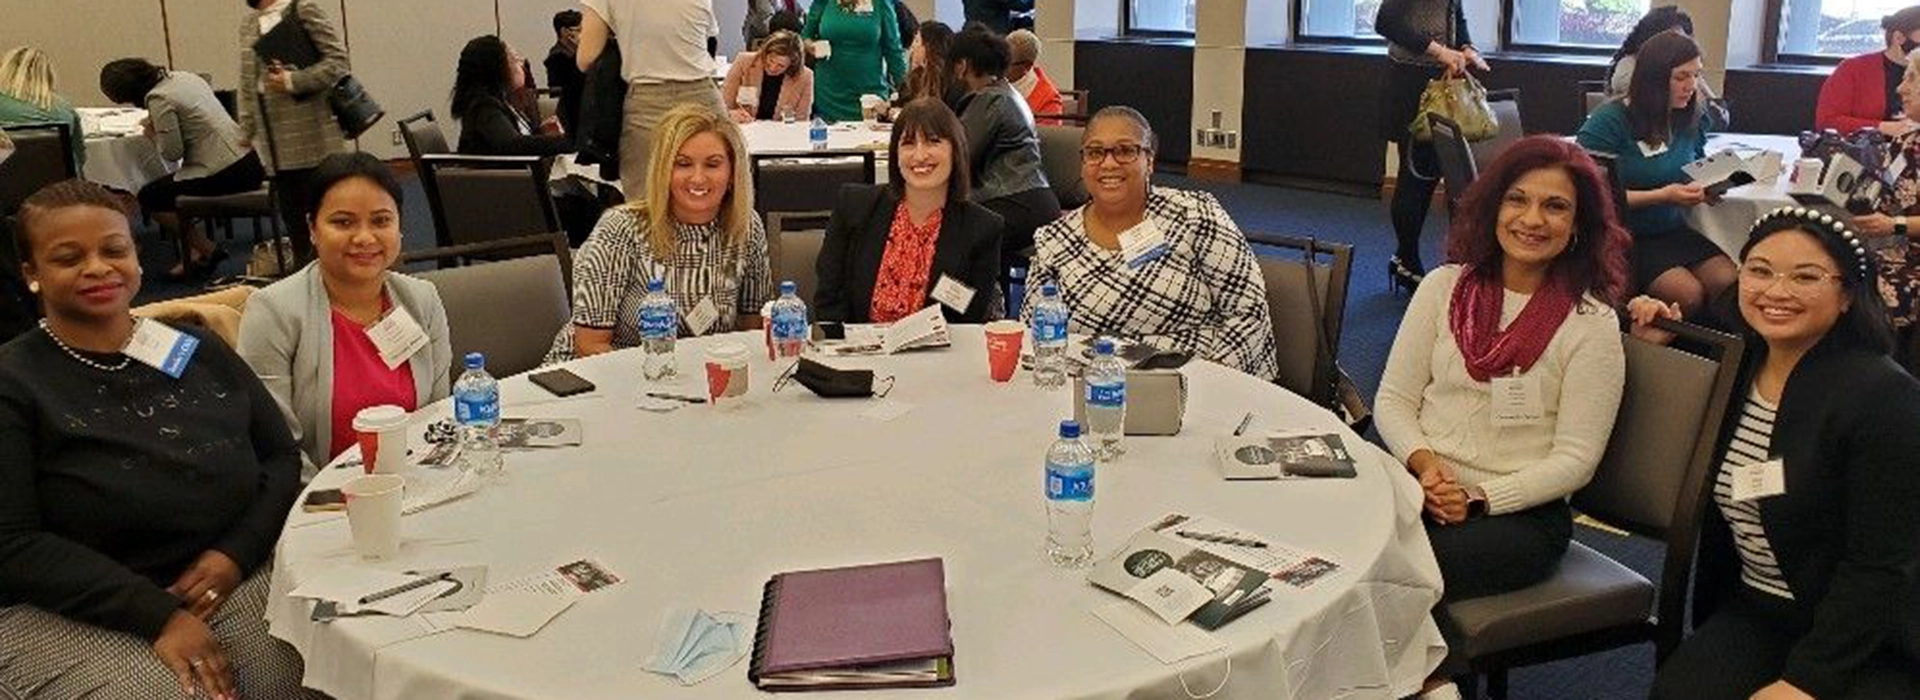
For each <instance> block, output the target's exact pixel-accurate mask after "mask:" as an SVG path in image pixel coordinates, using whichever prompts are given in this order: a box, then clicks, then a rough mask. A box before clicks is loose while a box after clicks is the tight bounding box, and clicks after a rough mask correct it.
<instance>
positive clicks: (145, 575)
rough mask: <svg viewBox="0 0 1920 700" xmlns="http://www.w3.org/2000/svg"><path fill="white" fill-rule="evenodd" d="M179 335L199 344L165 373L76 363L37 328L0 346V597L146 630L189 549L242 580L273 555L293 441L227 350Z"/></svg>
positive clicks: (290, 483)
mask: <svg viewBox="0 0 1920 700" xmlns="http://www.w3.org/2000/svg"><path fill="white" fill-rule="evenodd" d="M183 330H186V331H187V332H190V333H193V334H194V335H195V336H197V337H199V338H200V340H201V342H200V347H199V349H198V350H197V351H196V352H195V354H194V356H193V359H192V361H191V362H190V363H189V364H188V365H187V368H186V371H185V372H184V373H183V374H182V375H181V377H180V378H179V379H177V380H176V379H172V378H169V377H167V376H166V375H164V374H161V373H160V372H159V371H158V370H155V369H153V368H150V367H148V366H146V365H143V364H140V363H138V362H133V363H129V364H128V365H127V367H126V369H123V370H120V371H118V372H105V371H101V370H98V369H94V368H91V367H88V366H86V365H82V364H80V363H79V362H76V361H74V359H73V358H71V357H68V356H67V355H66V354H65V353H64V352H63V351H61V349H60V348H59V347H58V346H56V345H54V342H53V340H52V339H51V338H50V337H48V336H47V334H46V332H45V331H43V330H40V329H37V328H36V329H34V330H32V331H29V332H27V333H26V334H23V335H21V336H20V337H18V338H15V339H13V340H12V341H10V342H8V343H7V344H6V345H4V346H0V605H12V604H21V603H25V604H31V605H34V606H35V607H39V608H41V609H43V610H47V611H49V612H53V613H57V614H60V615H63V616H65V617H67V618H69V619H73V620H77V621H80V622H85V623H89V624H93V625H98V626H100V627H105V628H107V629H112V630H118V631H122V632H127V633H130V634H134V635H137V636H140V637H142V638H145V639H153V638H155V637H157V636H158V635H159V633H160V629H161V628H162V627H164V626H165V624H166V621H167V618H168V617H169V616H170V615H172V614H173V612H174V610H176V609H178V608H179V607H180V605H181V601H180V600H179V599H177V598H175V597H174V596H173V595H171V594H169V593H167V591H166V587H167V586H170V585H172V584H173V582H174V580H175V579H177V578H179V576H180V573H181V572H182V571H184V570H186V567H187V566H188V565H190V564H192V563H193V561H194V560H195V559H197V558H199V556H200V555H201V554H202V553H203V552H205V551H207V550H209V549H212V550H217V551H220V552H221V553H224V554H226V555H227V556H228V557H231V558H232V559H233V560H234V562H235V563H237V564H239V565H240V570H241V574H242V575H243V576H245V575H247V574H249V573H251V572H252V571H253V570H254V569H256V568H258V567H259V566H260V565H261V563H263V562H265V561H266V560H267V558H268V557H269V556H270V555H271V554H272V552H273V546H274V542H275V540H277V539H278V538H279V536H280V528H281V525H282V524H283V523H284V522H285V520H286V516H287V511H288V509H289V508H291V507H292V505H293V500H294V497H295V496H296V495H297V494H298V493H299V491H300V446H299V444H298V443H296V442H294V440H293V434H292V433H291V432H290V431H289V430H287V424H286V421H285V419H284V418H282V417H281V414H280V409H279V408H278V407H277V406H276V405H275V404H274V402H273V396H272V395H271V394H268V393H267V389H266V387H265V386H263V385H261V384H260V380H259V378H257V377H256V376H254V374H253V371H252V370H251V369H248V367H247V365H246V363H245V362H242V361H241V360H240V357H239V355H236V354H234V352H233V351H232V350H230V349H228V348H227V346H226V345H225V344H224V343H222V342H221V341H220V339H219V338H217V337H215V336H212V335H210V334H207V333H205V332H201V331H197V330H194V329H183ZM120 358H121V356H120V355H118V354H114V355H101V356H95V357H94V359H96V360H97V361H100V362H102V363H104V364H109V365H111V364H115V363H117V362H119V360H120Z"/></svg>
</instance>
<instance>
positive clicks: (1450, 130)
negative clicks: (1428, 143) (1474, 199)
mask: <svg viewBox="0 0 1920 700" xmlns="http://www.w3.org/2000/svg"><path fill="white" fill-rule="evenodd" d="M1427 124H1429V125H1430V126H1431V127H1432V129H1433V152H1434V155H1436V156H1438V158H1439V161H1440V177H1442V178H1445V179H1446V181H1447V211H1449V212H1451V211H1453V205H1455V204H1458V203H1460V197H1462V196H1464V195H1465V194H1466V193H1467V187H1468V186H1469V185H1472V184H1473V181H1474V179H1475V178H1478V177H1479V176H1480V169H1479V167H1478V166H1476V165H1475V164H1474V162H1473V150H1472V149H1471V148H1470V147H1468V146H1467V139H1466V138H1465V137H1464V136H1461V134H1460V125H1459V124H1456V123H1454V121H1453V120H1452V119H1448V118H1446V117H1443V116H1440V115H1438V114H1428V115H1427Z"/></svg>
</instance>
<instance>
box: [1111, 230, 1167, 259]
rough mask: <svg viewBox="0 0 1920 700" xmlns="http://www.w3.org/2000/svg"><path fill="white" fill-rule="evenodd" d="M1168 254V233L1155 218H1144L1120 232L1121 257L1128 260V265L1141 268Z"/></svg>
mask: <svg viewBox="0 0 1920 700" xmlns="http://www.w3.org/2000/svg"><path fill="white" fill-rule="evenodd" d="M1166 254H1167V234H1166V232H1165V231H1161V230H1160V224H1158V223H1155V222H1154V220H1153V219H1151V218H1148V219H1145V220H1142V221H1141V222H1140V224H1139V225H1137V226H1134V227H1133V228H1130V229H1127V230H1126V231H1125V232H1122V233H1121V234H1120V258H1121V259H1122V260H1125V261H1127V267H1129V268H1133V269H1136V270H1138V269H1140V268H1142V267H1146V266H1147V263H1150V262H1153V261H1155V260H1159V259H1160V256H1163V255H1166Z"/></svg>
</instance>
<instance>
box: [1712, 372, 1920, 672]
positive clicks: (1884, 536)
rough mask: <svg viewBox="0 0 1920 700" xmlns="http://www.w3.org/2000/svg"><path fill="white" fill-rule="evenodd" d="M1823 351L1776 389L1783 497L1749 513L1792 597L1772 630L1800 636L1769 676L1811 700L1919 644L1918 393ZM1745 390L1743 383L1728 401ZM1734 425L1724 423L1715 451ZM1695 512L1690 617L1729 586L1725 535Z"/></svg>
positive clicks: (1730, 551) (1733, 573) (1919, 385)
mask: <svg viewBox="0 0 1920 700" xmlns="http://www.w3.org/2000/svg"><path fill="white" fill-rule="evenodd" d="M1829 345H1830V343H1826V344H1822V345H1821V346H1818V347H1816V348H1815V349H1814V350H1812V351H1811V352H1809V353H1808V354H1807V356H1806V357H1805V358H1802V359H1801V361H1800V363H1799V364H1798V365H1796V366H1795V367H1794V369H1793V374H1792V375H1791V376H1789V377H1788V378H1787V385H1786V388H1785V389H1784V390H1783V391H1782V392H1781V395H1780V408H1779V412H1778V413H1777V414H1776V416H1775V419H1774V424H1773V438H1772V443H1771V445H1772V448H1771V449H1772V452H1773V455H1774V456H1775V457H1778V458H1780V459H1782V460H1784V462H1785V464H1786V482H1787V492H1786V493H1785V494H1784V495H1780V496H1774V497H1770V498H1764V499H1761V500H1760V501H1759V506H1760V520H1761V522H1762V524H1763V526H1764V527H1765V528H1766V532H1767V539H1768V541H1769V543H1770V544H1771V545H1772V547H1773V554H1774V557H1775V559H1777V560H1778V561H1779V564H1780V572H1781V574H1782V575H1783V577H1784V578H1785V579H1786V582H1787V586H1788V589H1789V590H1791V591H1792V593H1793V598H1794V599H1793V600H1792V601H1790V602H1784V606H1785V608H1786V609H1788V610H1791V611H1792V613H1791V619H1788V620H1783V621H1781V622H1782V623H1784V624H1785V625H1787V626H1788V627H1789V628H1791V629H1797V630H1804V633H1803V634H1802V635H1801V636H1800V639H1799V641H1798V642H1796V643H1795V644H1794V647H1793V651H1792V652H1791V653H1790V654H1789V655H1788V657H1787V662H1786V668H1785V669H1784V671H1783V672H1782V674H1781V675H1782V677H1783V678H1784V679H1785V680H1786V681H1787V682H1789V683H1792V684H1793V685H1794V686H1795V687H1798V688H1800V689H1801V690H1804V691H1807V692H1808V693H1811V694H1812V695H1813V696H1814V697H1821V698H1828V697H1840V696H1842V695H1843V694H1844V691H1845V689H1846V688H1847V687H1848V684H1849V683H1850V682H1851V680H1852V676H1853V672H1854V670H1855V669H1857V668H1859V667H1860V665H1861V664H1862V663H1864V662H1865V661H1866V660H1867V659H1868V658H1869V657H1872V656H1873V655H1874V654H1876V653H1878V652H1880V651H1881V650H1882V649H1883V648H1886V647H1891V646H1895V645H1898V644H1900V643H1901V638H1902V635H1907V636H1911V635H1914V634H1916V633H1920V630H1916V629H1913V628H1912V627H1911V625H1912V623H1913V621H1914V620H1915V619H1920V597H1916V593H1920V590H1917V589H1916V587H1915V580H1916V579H1915V572H1916V567H1920V382H1916V381H1915V380H1914V379H1913V377H1911V376H1909V375H1908V374H1907V373H1906V372H1905V371H1904V370H1902V369H1900V367H1899V366H1897V365H1895V364H1894V362H1893V361H1892V360H1891V359H1888V358H1887V357H1886V356H1884V355H1876V354H1873V353H1869V352H1864V351H1858V350H1845V349H1841V348H1835V347H1830V346H1829ZM1761 353H1764V350H1762V351H1761ZM1759 354H1760V353H1756V357H1755V359H1753V360H1751V361H1749V362H1748V367H1749V372H1751V371H1752V369H1751V368H1755V367H1758V366H1759V365H1760V361H1759V360H1758V355H1759ZM1751 386H1752V379H1751V375H1750V374H1749V377H1748V378H1747V380H1746V381H1743V382H1741V384H1740V386H1739V389H1738V391H1737V393H1736V394H1735V397H1736V400H1737V399H1738V398H1739V397H1744V396H1746V395H1747V392H1748V391H1750V390H1751ZM1737 424H1738V421H1733V420H1729V421H1727V434H1726V436H1724V437H1723V438H1722V445H1721V449H1722V450H1723V451H1724V450H1725V441H1726V440H1727V439H1730V438H1731V436H1732V433H1733V428H1734V427H1735V426H1736V425H1737ZM1709 511H1710V515H1709V517H1708V518H1707V519H1706V527H1705V531H1704V532H1703V533H1702V536H1701V553H1700V568H1699V572H1698V575H1697V577H1696V582H1695V585H1696V587H1697V589H1696V592H1695V602H1696V608H1697V609H1698V612H1700V613H1701V614H1703V615H1704V614H1710V613H1711V610H1712V608H1713V607H1714V605H1715V604H1716V603H1718V602H1720V601H1722V600H1724V599H1726V598H1728V597H1730V596H1731V595H1732V593H1733V592H1734V591H1736V590H1738V588H1737V587H1738V586H1740V585H1742V584H1741V583H1740V575H1739V555H1738V554H1737V553H1736V552H1735V551H1734V548H1733V544H1732V535H1731V532H1730V531H1729V529H1728V526H1727V523H1726V521H1725V519H1724V518H1723V517H1722V516H1721V514H1720V509H1719V508H1710V509H1709ZM1903 627H1906V629H1903ZM1906 643H1907V644H1908V645H1910V646H1909V649H1910V650H1911V649H1920V647H1915V646H1911V645H1913V644H1914V641H1913V640H1911V639H1908V640H1906ZM1909 653H1912V652H1911V651H1910V652H1909ZM1916 663H1920V659H1917V660H1916Z"/></svg>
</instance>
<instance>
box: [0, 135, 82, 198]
mask: <svg viewBox="0 0 1920 700" xmlns="http://www.w3.org/2000/svg"><path fill="white" fill-rule="evenodd" d="M6 132H7V138H9V139H12V140H13V157H11V158H8V159H7V160H6V162H4V163H0V217H6V216H12V215H13V213H14V212H15V211H18V210H19V209H20V203H21V202H24V201H26V199H27V197H30V196H33V193H35V192H39V191H40V188H42V187H46V186H47V185H51V184H53V183H56V182H59V181H61V180H71V179H73V178H75V177H78V175H79V172H78V171H77V170H75V169H74V167H75V166H74V162H73V146H72V144H73V140H74V139H77V138H80V135H79V134H75V133H71V132H69V131H68V128H67V125H66V124H58V123H47V124H23V125H18V126H9V127H7V128H6Z"/></svg>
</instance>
